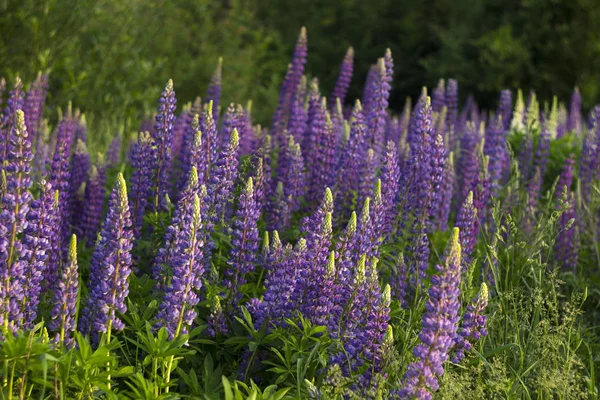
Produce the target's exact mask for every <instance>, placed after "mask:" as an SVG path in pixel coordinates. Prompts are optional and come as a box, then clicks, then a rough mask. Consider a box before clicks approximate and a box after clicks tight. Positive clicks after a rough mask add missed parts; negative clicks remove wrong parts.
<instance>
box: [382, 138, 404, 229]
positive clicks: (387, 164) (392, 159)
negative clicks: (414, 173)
mask: <svg viewBox="0 0 600 400" xmlns="http://www.w3.org/2000/svg"><path fill="white" fill-rule="evenodd" d="M382 164H383V165H382V167H381V199H382V202H383V210H384V217H383V218H384V220H383V221H382V223H383V234H384V235H386V234H388V233H389V232H391V229H392V225H393V223H394V219H395V218H396V205H397V197H398V189H399V187H400V165H399V164H398V151H397V150H396V145H395V144H394V142H392V141H389V142H387V147H386V152H385V154H384V156H383V163H382Z"/></svg>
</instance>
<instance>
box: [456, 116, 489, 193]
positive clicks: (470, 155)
mask: <svg viewBox="0 0 600 400" xmlns="http://www.w3.org/2000/svg"><path fill="white" fill-rule="evenodd" d="M482 144H484V143H482V139H481V138H480V137H478V135H477V129H476V127H475V124H473V123H472V122H468V123H467V125H466V130H465V131H464V133H463V134H462V136H461V138H460V152H459V155H460V157H459V158H458V163H457V173H458V185H457V186H458V188H459V191H458V193H457V194H458V198H457V205H460V204H461V203H462V202H463V201H464V199H465V198H466V197H467V194H468V193H469V192H470V191H472V190H473V188H474V184H475V181H476V180H477V176H478V175H479V170H480V169H481V166H480V165H479V163H480V150H481V149H480V148H479V147H481V145H482Z"/></svg>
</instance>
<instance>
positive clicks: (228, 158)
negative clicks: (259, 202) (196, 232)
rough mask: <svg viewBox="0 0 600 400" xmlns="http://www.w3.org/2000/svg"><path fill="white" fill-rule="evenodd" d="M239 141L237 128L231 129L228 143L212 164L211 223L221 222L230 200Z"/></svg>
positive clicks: (235, 171) (209, 187) (210, 187)
mask: <svg viewBox="0 0 600 400" xmlns="http://www.w3.org/2000/svg"><path fill="white" fill-rule="evenodd" d="M239 148H240V141H239V136H238V131H237V129H235V128H234V129H233V131H232V132H231V136H230V138H229V143H227V144H226V145H225V146H223V150H222V151H221V154H219V158H218V159H217V161H216V163H215V165H214V172H213V173H212V174H211V177H210V183H209V185H208V188H207V189H208V196H209V197H210V199H211V200H210V209H211V216H210V218H211V219H212V221H213V223H218V222H221V220H222V219H223V215H224V211H225V209H226V207H227V206H228V204H229V202H230V201H231V196H232V194H233V186H234V183H235V181H236V179H237V176H238V168H237V167H238V162H239V161H238V157H239V154H238V153H239Z"/></svg>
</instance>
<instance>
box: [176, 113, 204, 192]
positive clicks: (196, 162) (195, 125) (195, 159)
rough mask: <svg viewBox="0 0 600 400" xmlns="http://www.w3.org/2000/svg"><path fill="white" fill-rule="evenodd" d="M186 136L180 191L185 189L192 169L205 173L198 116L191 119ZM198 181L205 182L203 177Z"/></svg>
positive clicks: (199, 177)
mask: <svg viewBox="0 0 600 400" xmlns="http://www.w3.org/2000/svg"><path fill="white" fill-rule="evenodd" d="M186 135H187V137H186V139H185V145H184V148H185V152H183V153H182V157H183V159H182V162H181V167H180V169H181V172H180V173H181V176H180V178H179V179H180V181H179V190H180V191H182V190H184V189H185V186H186V184H187V181H188V178H189V174H190V171H191V169H192V167H195V168H196V172H197V173H200V174H204V172H205V169H204V162H205V159H206V157H205V154H204V152H203V151H204V148H203V147H202V132H201V131H200V117H199V116H198V114H196V115H195V116H194V118H193V119H192V122H191V125H190V127H189V128H188V131H187V133H186ZM198 181H200V182H203V183H204V182H206V181H205V178H204V175H200V176H198Z"/></svg>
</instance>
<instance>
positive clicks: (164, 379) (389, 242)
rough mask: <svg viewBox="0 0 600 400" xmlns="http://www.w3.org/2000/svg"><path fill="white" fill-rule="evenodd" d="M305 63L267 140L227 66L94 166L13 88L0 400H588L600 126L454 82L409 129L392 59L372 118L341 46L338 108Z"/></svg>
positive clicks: (4, 188)
mask: <svg viewBox="0 0 600 400" xmlns="http://www.w3.org/2000/svg"><path fill="white" fill-rule="evenodd" d="M307 54H308V47H307V35H306V31H305V30H302V31H301V33H300V36H299V38H298V42H297V45H296V49H295V52H294V55H293V58H292V61H291V63H290V64H289V66H288V69H287V73H286V75H285V78H284V80H283V84H282V87H281V94H280V98H279V104H278V106H277V109H276V110H275V113H274V115H273V120H272V123H271V125H270V127H264V126H263V127H261V126H259V125H255V124H253V122H252V103H248V105H246V106H242V105H236V104H230V105H226V104H223V103H222V101H221V85H222V78H223V76H222V63H221V61H219V63H218V65H217V68H216V71H215V73H214V76H213V79H212V81H211V83H210V87H209V90H208V93H207V95H206V96H205V97H204V98H203V99H200V98H197V99H196V100H195V101H194V102H192V103H189V104H187V105H184V106H183V107H181V106H180V107H179V108H178V104H177V98H176V93H175V86H174V83H173V82H172V81H169V82H168V83H167V84H166V87H165V88H164V91H163V92H162V94H161V95H160V99H158V107H157V109H156V113H155V115H154V117H153V118H152V119H147V120H145V121H143V123H142V125H141V127H140V129H139V133H137V134H135V135H134V136H133V137H130V136H128V135H124V134H123V133H119V134H117V135H113V134H112V133H111V134H110V135H111V136H112V137H114V138H113V139H112V141H111V143H110V145H109V146H108V148H107V149H106V150H105V151H104V150H103V151H100V152H99V153H98V150H100V149H98V148H94V149H89V148H88V146H89V144H90V143H92V141H91V140H88V133H89V135H94V134H95V133H94V132H88V127H87V124H86V119H85V116H84V115H83V114H82V113H81V112H80V111H79V110H76V109H73V108H72V107H71V106H70V105H69V107H68V108H66V109H64V110H63V111H62V112H61V113H60V116H59V119H58V122H57V123H56V125H55V126H54V127H51V126H50V124H49V123H48V121H47V120H46V119H45V117H46V115H45V114H44V105H45V103H46V95H47V90H48V81H47V76H45V75H39V76H38V77H37V78H36V79H35V80H34V81H33V82H32V83H31V84H30V86H29V88H28V89H27V90H25V87H24V85H23V83H22V82H21V81H20V80H18V79H17V80H16V81H15V82H14V83H12V89H10V91H9V92H8V93H7V96H4V92H6V91H7V90H8V89H7V88H6V86H7V84H6V83H5V82H4V81H2V83H1V84H0V99H2V98H6V100H5V103H4V107H3V111H2V113H1V114H0V135H1V136H2V139H1V141H0V145H1V146H0V158H1V161H2V170H1V181H0V192H1V196H2V206H1V209H0V281H1V282H0V327H1V330H0V332H1V335H2V342H0V376H1V377H2V383H1V384H2V387H1V393H2V396H3V398H8V399H12V398H20V399H24V398H42V399H44V398H57V399H59V398H60V399H70V398H77V399H88V398H107V399H112V398H132V399H159V398H160V399H177V398H197V399H219V398H226V399H244V398H249V399H273V400H275V399H285V398H288V399H295V398H313V399H432V398H438V396H439V398H469V399H477V398H490V399H491V398H528V399H529V398H534V397H535V398H539V399H545V398H561V399H574V398H595V396H596V395H597V393H598V392H597V389H596V384H597V382H596V381H595V379H597V378H596V377H595V373H594V370H595V366H596V365H597V364H598V362H599V361H598V359H597V354H599V353H597V352H596V350H595V349H597V348H600V344H599V343H598V327H597V326H598V321H599V320H600V319H598V315H597V311H595V310H594V308H595V307H596V304H597V301H598V297H599V295H598V290H599V288H600V286H598V285H596V283H597V282H598V279H599V278H598V272H599V271H598V262H599V260H600V256H599V255H598V254H599V248H598V240H597V235H598V233H600V218H599V217H600V212H599V210H600V207H599V206H600V192H599V190H598V180H599V179H600V106H596V107H595V108H592V109H591V110H590V113H589V117H588V118H584V115H583V112H582V105H581V98H580V95H579V92H578V90H577V89H575V91H574V92H573V96H572V98H571V99H570V103H569V106H568V108H567V107H565V106H564V105H563V103H559V102H558V100H557V99H556V98H554V99H553V100H552V101H551V102H549V103H541V101H540V100H538V99H537V98H536V95H535V93H534V92H533V91H532V92H530V94H529V96H528V97H527V98H524V97H523V94H522V92H521V91H520V90H519V91H517V92H511V91H510V90H504V91H502V93H500V94H499V100H498V106H497V109H495V110H483V109H480V108H479V107H478V105H477V102H476V101H475V99H474V98H473V97H468V98H467V100H466V102H465V103H464V104H461V103H460V102H459V84H458V82H457V81H455V80H453V79H449V80H447V81H444V80H441V81H440V82H439V84H438V85H437V86H436V87H435V88H434V89H433V90H428V89H426V88H423V91H422V93H421V94H420V95H419V96H418V97H417V98H416V100H415V101H414V104H413V102H411V100H410V99H407V101H406V106H405V108H404V110H403V111H402V112H401V113H399V114H396V113H395V112H394V111H392V110H389V109H388V98H389V95H390V91H391V90H392V88H393V84H394V82H393V70H394V60H393V57H392V54H391V52H390V51H389V50H388V51H387V52H385V54H384V55H383V57H382V58H380V59H379V60H377V62H376V63H375V64H374V65H373V66H372V67H371V69H370V71H369V74H368V76H367V78H366V82H365V84H364V90H363V95H362V98H361V99H360V100H353V99H348V98H347V96H346V94H347V92H348V88H349V86H350V84H351V83H352V82H353V79H354V80H356V77H354V78H353V61H354V56H355V54H354V52H353V50H352V49H349V50H348V51H347V53H346V55H345V56H344V57H343V59H342V61H341V66H340V69H339V78H338V81H337V83H336V85H335V87H334V89H333V91H332V92H331V94H330V96H329V97H328V98H326V97H325V96H323V93H322V91H321V89H320V87H319V82H318V79H317V78H312V79H311V78H309V77H307V73H306V71H305V64H306V60H307ZM225 83H226V81H225ZM258 106H260V105H255V107H258ZM91 150H93V151H91ZM588 287H590V292H592V293H590V296H591V297H592V299H586V297H587V296H588V289H587V288H588ZM594 296H595V297H594ZM590 302H591V303H592V304H591V305H590V306H589V307H588V306H587V304H589V303H590ZM594 302H595V303H594ZM582 315H583V317H582ZM586 320H587V321H588V323H586ZM593 321H596V323H594V322H593ZM593 354H596V356H594V355H593ZM594 357H595V358H594Z"/></svg>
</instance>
